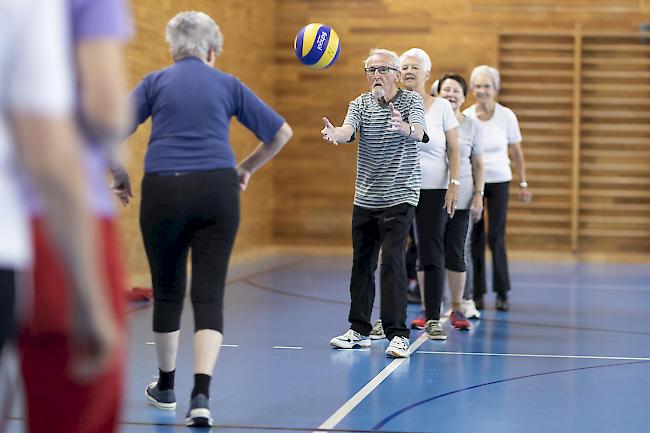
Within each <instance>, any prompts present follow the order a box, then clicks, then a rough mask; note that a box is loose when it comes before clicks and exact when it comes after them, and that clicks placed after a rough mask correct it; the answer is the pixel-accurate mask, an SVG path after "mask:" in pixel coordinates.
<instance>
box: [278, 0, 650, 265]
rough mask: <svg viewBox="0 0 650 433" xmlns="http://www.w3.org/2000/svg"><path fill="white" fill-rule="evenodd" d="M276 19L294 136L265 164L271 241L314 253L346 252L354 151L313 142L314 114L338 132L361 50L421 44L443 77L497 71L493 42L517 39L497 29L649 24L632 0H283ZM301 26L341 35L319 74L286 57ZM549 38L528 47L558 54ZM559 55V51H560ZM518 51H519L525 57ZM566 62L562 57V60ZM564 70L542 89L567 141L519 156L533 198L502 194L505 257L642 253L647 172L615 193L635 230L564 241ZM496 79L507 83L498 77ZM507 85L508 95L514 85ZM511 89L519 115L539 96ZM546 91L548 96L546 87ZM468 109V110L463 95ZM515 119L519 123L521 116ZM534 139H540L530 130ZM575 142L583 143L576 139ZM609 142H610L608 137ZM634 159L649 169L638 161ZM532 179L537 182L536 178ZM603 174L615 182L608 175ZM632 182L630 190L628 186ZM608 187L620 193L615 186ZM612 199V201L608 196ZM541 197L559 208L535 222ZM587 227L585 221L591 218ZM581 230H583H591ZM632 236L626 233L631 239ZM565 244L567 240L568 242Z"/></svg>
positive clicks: (356, 84) (359, 75)
mask: <svg viewBox="0 0 650 433" xmlns="http://www.w3.org/2000/svg"><path fill="white" fill-rule="evenodd" d="M276 14H277V15H276V25H277V29H276V31H277V33H276V35H277V36H276V50H275V63H276V65H277V70H276V73H277V74H278V75H277V76H278V77H279V80H278V83H277V86H276V92H277V102H278V106H279V107H282V110H283V112H284V113H285V114H286V116H287V120H288V121H289V123H290V124H291V125H292V126H293V128H294V131H295V133H296V135H295V136H294V139H293V141H292V142H291V145H290V146H289V147H288V148H287V149H286V150H285V151H284V152H283V153H282V154H281V155H280V157H279V158H278V160H277V162H276V165H275V171H274V177H275V185H276V191H275V225H274V241H275V242H276V243H278V244H287V245H295V244H302V245H320V246H336V245H340V246H349V245H350V222H351V209H352V199H353V194H354V177H355V158H356V146H355V145H348V146H345V145H342V146H338V147H335V146H332V145H329V144H327V143H325V142H324V141H322V139H321V138H320V134H319V131H320V129H321V128H322V121H321V117H322V116H324V115H325V116H327V117H329V119H330V120H331V121H332V122H333V123H334V124H335V125H340V124H341V122H342V120H343V118H344V116H345V112H346V109H347V105H348V102H349V101H350V100H351V99H353V98H354V97H356V96H357V95H358V94H359V93H361V92H364V91H366V90H367V88H366V79H365V77H364V75H363V71H362V64H361V63H362V61H363V59H364V58H365V57H366V55H367V53H368V50H369V48H371V47H385V48H389V49H392V50H394V51H397V52H398V53H400V52H402V51H404V50H406V49H408V48H410V47H413V46H418V47H421V48H424V49H425V50H426V51H427V52H428V53H429V54H430V56H431V59H432V63H433V70H432V77H436V76H437V75H439V74H440V73H442V72H445V71H456V72H459V73H461V74H463V75H465V76H466V77H467V76H468V75H469V73H470V72H471V70H472V68H473V67H474V66H476V65H478V64H483V63H487V64H491V65H498V64H499V60H500V56H501V57H503V56H504V55H505V54H504V53H503V52H502V53H501V55H500V53H499V50H500V49H501V50H503V46H502V45H503V44H504V43H512V41H513V40H514V41H515V42H516V40H517V36H516V35H515V36H511V37H510V39H504V37H503V36H501V34H503V33H505V32H514V33H516V32H530V31H537V32H541V33H548V32H557V31H560V32H565V33H566V32H573V31H574V29H575V26H576V24H579V25H580V26H581V31H584V32H590V31H598V32H602V31H608V32H613V31H617V32H634V31H637V30H638V28H639V24H640V23H641V22H647V21H650V16H649V15H648V7H647V5H646V4H645V2H644V1H638V0H618V1H616V2H613V1H609V0H455V1H448V0H446V1H443V0H420V1H416V2H404V1H387V0H381V1H380V0H330V1H327V2H322V1H301V0H284V1H280V2H278V8H277V10H276ZM308 22H325V23H327V24H328V25H331V26H332V27H334V28H335V29H336V31H337V32H338V33H339V35H340V37H341V40H342V51H341V56H340V58H339V61H338V63H337V64H336V66H335V67H333V68H332V69H331V70H326V71H312V70H309V69H306V68H304V67H301V66H300V65H299V64H298V63H297V61H296V60H295V59H294V58H293V54H292V52H291V50H290V49H288V47H290V46H291V44H292V41H293V38H294V35H295V33H296V32H297V30H298V29H300V28H301V27H302V26H303V25H304V24H305V23H308ZM572 40H573V39H572V38H571V37H570V35H569V38H568V43H569V50H570V51H571V50H572V48H573V47H572V45H571V44H573V42H572ZM555 42H557V41H553V40H552V38H551V39H550V40H542V44H540V43H537V44H535V45H533V46H532V49H533V50H535V49H543V50H546V51H547V52H546V53H545V54H544V56H548V57H554V56H556V55H557V56H561V55H566V53H562V52H561V51H554V49H553V45H551V46H550V47H549V46H548V43H551V44H552V43H555ZM637 44H638V38H637ZM560 45H561V44H560ZM510 46H513V45H512V44H511V45H510ZM514 46H516V45H514ZM524 48H526V47H524ZM559 48H560V49H562V47H561V46H559ZM526 49H527V48H526ZM631 49H632V50H634V51H630V52H634V53H635V54H634V55H635V56H637V57H640V59H635V60H630V61H634V62H637V64H639V65H643V64H645V62H646V61H647V60H644V59H645V58H646V57H650V51H648V50H647V48H643V47H641V48H638V49H637V48H635V47H632V48H631ZM571 52H572V51H571ZM519 54H521V55H527V54H526V53H525V52H524V53H518V55H519ZM569 55H570V56H572V55H571V54H569ZM535 61H537V60H535ZM571 61H572V57H570V58H569V60H568V62H569V63H570V62H571ZM605 61H606V60H605ZM626 61H627V60H626ZM500 66H503V65H500ZM533 66H534V65H533ZM568 67H569V75H568V76H566V77H564V78H557V79H556V80H555V81H554V83H555V84H557V86H555V85H554V84H553V80H551V88H553V90H554V91H555V93H558V92H559V93H560V94H561V93H562V91H563V92H564V94H563V97H565V98H567V97H568V98H569V104H568V111H566V114H567V115H568V120H567V122H568V126H567V125H566V124H561V125H560V127H562V128H568V138H567V140H566V143H563V144H562V145H566V146H567V149H566V151H564V150H563V151H562V152H564V153H562V152H559V153H557V152H556V153H555V154H553V153H552V152H547V151H546V150H545V147H544V145H538V146H537V148H536V149H534V152H533V149H532V146H531V147H529V148H530V149H531V155H527V160H528V161H529V165H530V168H529V170H528V171H529V174H528V181H529V183H530V184H531V187H532V191H533V192H534V193H536V197H535V203H534V204H533V205H532V206H530V207H526V206H522V205H519V204H517V203H515V194H516V190H515V189H514V188H513V191H512V195H511V203H512V208H513V211H512V212H511V214H512V216H511V219H510V222H509V227H511V228H512V230H511V232H510V233H509V234H508V243H509V246H510V248H511V250H513V251H525V250H528V251H535V252H539V251H548V252H552V253H553V252H559V253H571V252H572V251H573V252H580V251H581V250H580V249H579V248H580V246H581V245H582V246H585V251H587V250H588V251H590V252H603V253H605V254H609V253H621V252H626V251H627V252H629V251H630V246H631V245H632V246H635V247H636V248H635V249H633V252H635V253H646V252H650V208H648V206H647V197H646V195H647V193H646V192H645V188H644V187H643V186H642V185H643V184H645V182H648V181H650V178H648V175H646V176H645V177H644V178H642V179H641V180H642V181H643V183H642V184H640V185H636V186H635V187H634V188H631V189H630V188H626V192H625V194H626V195H627V197H628V199H630V195H631V196H632V198H631V199H633V200H636V201H638V202H639V203H641V204H638V205H635V206H636V207H635V209H636V211H637V214H635V216H634V218H631V219H629V221H632V222H634V223H636V224H637V226H636V228H638V230H637V231H636V232H633V231H630V230H627V231H625V232H623V231H622V230H621V231H618V232H616V231H607V230H604V229H597V230H596V232H595V233H599V234H601V233H604V234H605V235H606V236H605V237H604V238H603V239H600V238H598V242H592V241H591V240H592V239H591V238H587V237H583V236H582V235H581V236H580V237H579V239H578V240H582V243H581V244H577V243H576V242H575V239H573V240H574V242H573V243H572V235H571V230H572V227H571V222H570V221H569V218H570V217H571V211H570V208H571V206H574V207H575V206H577V205H576V203H573V202H572V196H571V183H572V178H571V174H570V173H568V171H569V170H571V162H570V158H571V145H572V144H571V128H572V126H571V117H572V114H571V113H572V111H571V109H572V105H571V98H572V97H573V92H572V86H573V83H574V81H573V78H572V73H573V72H572V69H571V67H570V66H568ZM641 67H642V66H641ZM551 69H552V67H551ZM641 74H644V73H641ZM640 76H645V75H640ZM531 80H532V82H533V83H534V82H535V79H534V77H533V78H532V79H531V78H530V77H528V78H527V81H528V82H531ZM504 81H507V79H506V78H505V77H504ZM634 82H635V81H631V83H634ZM637 82H638V81H637ZM649 84H650V83H649ZM604 85H606V84H604ZM511 86H512V87H517V84H512V85H511ZM519 86H520V88H521V87H523V90H520V91H519V92H518V93H519V94H522V92H523V94H524V95H525V94H526V92H529V93H530V95H531V97H530V102H529V104H528V107H527V108H531V109H534V108H535V105H536V104H535V96H534V95H542V94H544V93H545V89H541V90H542V91H541V93H540V92H539V89H538V92H531V88H534V84H533V85H532V86H530V85H528V84H521V83H520V84H519ZM554 86H555V87H558V88H557V89H555V88H554ZM638 90H639V91H640V92H641V93H642V95H641V96H643V97H644V98H645V97H647V96H650V95H646V93H647V92H646V91H645V90H646V85H645V84H642V85H639V86H638ZM515 93H517V92H512V91H511V94H515ZM615 94H616V92H614V94H613V95H612V96H614V97H615ZM524 98H525V97H524ZM604 100H605V97H603V101H604ZM468 103H471V98H470V100H469V101H468ZM643 104H645V105H643V106H640V108H639V107H637V109H638V110H640V113H637V114H635V116H636V117H635V119H637V121H640V120H638V119H640V118H643V116H646V115H647V113H648V112H650V105H649V104H648V103H647V102H645V101H643ZM513 108H516V107H513ZM538 108H539V107H538ZM592 108H593V107H592ZM601 108H603V109H604V107H601ZM529 112H531V111H529ZM643 113H645V114H643ZM522 114H523V113H522ZM639 116H641V117H639ZM520 117H521V116H520ZM520 120H523V121H526V119H525V118H523V119H520ZM537 120H538V119H536V118H534V117H533V118H531V119H530V122H528V123H529V124H532V128H535V125H534V123H535V122H536V121H537ZM590 121H593V119H591V120H590ZM559 123H562V122H559ZM554 125H555V126H557V122H556V123H553V121H551V123H549V124H548V126H549V128H550V129H547V130H546V131H549V134H550V135H554V134H555V135H556V134H558V132H557V131H555V130H553V128H554ZM532 128H530V129H527V128H524V127H523V126H522V129H523V130H524V131H523V132H524V141H523V146H524V152H525V151H526V149H527V144H526V135H527V134H528V135H531V132H530V131H532ZM636 128H637V129H639V128H641V130H643V131H644V132H643V134H641V135H639V136H638V137H637V138H635V140H636V141H637V142H638V143H641V144H640V145H643V146H644V147H645V149H646V150H645V151H644V153H639V155H644V156H645V157H647V155H648V153H647V150H650V134H647V133H645V127H643V126H641V127H638V126H636ZM538 129H539V128H538ZM649 132H650V131H649ZM544 134H546V132H545V131H541V132H539V131H537V133H536V135H544ZM582 135H585V132H583V133H582ZM644 137H645V138H644ZM646 138H647V140H646ZM541 141H542V142H543V140H541ZM644 143H646V144H644ZM612 144H615V141H614V140H612ZM643 146H642V147H643ZM603 155H604V154H603ZM562 158H568V159H562ZM637 162H639V161H638V160H637ZM643 162H644V163H650V160H647V161H646V160H643ZM556 165H560V166H565V168H566V170H565V172H564V173H563V174H562V175H563V176H564V178H559V177H558V178H553V172H552V171H551V172H549V170H548V169H549V168H551V169H552V168H554V167H555V166H556ZM623 170H624V168H623ZM646 172H648V170H646ZM536 176H537V177H538V178H539V179H536ZM612 177H614V178H615V176H614V175H612ZM543 179H544V180H543ZM560 179H562V180H561V182H564V184H561V185H559V186H558V187H557V188H555V189H554V187H551V186H549V185H547V184H544V182H547V183H548V182H551V181H554V182H556V183H557V182H558V181H560ZM635 179H636V178H634V179H631V180H630V182H636V181H635ZM600 180H601V181H602V180H603V179H600ZM606 180H607V181H608V180H609V178H608V179H606ZM581 185H582V184H581V182H580V181H579V182H577V187H578V188H579V187H581ZM620 187H621V188H625V186H624V185H621V186H620ZM609 188H610V191H609V195H610V196H611V195H612V192H611V188H616V187H615V186H609ZM558 190H559V191H561V194H562V197H561V199H559V200H555V199H554V198H553V197H552V194H553V193H554V192H557V191H558ZM635 191H637V192H635ZM597 193H598V191H597V190H596V191H593V189H592V190H590V191H589V194H597ZM577 195H580V194H579V193H578V194H577ZM590 199H591V198H590V197H587V198H586V200H590ZM616 199H618V198H617V197H613V198H612V200H616ZM546 201H554V202H558V203H557V204H558V206H559V207H558V211H557V212H556V213H555V214H552V215H546V214H544V211H543V210H540V209H541V208H543V207H544V206H545V204H544V202H546ZM573 201H575V200H573ZM643 203H646V204H645V205H644V204H643ZM612 207H613V208H615V207H616V203H612ZM621 212H623V211H621ZM584 213H585V212H583V211H580V213H578V214H576V215H579V216H580V217H582V216H583V214H584ZM538 215H541V216H538ZM618 216H620V215H618V214H603V215H602V216H601V217H600V220H601V221H600V222H599V223H598V224H601V225H602V224H605V225H607V224H609V220H608V219H611V218H616V217H618ZM592 219H593V220H594V221H596V217H593V218H592ZM603 220H604V221H603ZM589 224H591V223H589ZM639 224H640V225H639ZM554 225H555V226H556V228H554ZM590 227H591V226H590ZM574 228H575V227H574ZM587 228H588V229H590V230H592V232H594V231H593V229H591V228H589V227H587ZM575 229H576V230H577V228H575ZM628 229H629V227H628ZM574 231H575V230H574ZM634 233H637V235H636V236H632V235H633V234H634ZM620 234H624V235H625V236H627V238H625V239H624V241H625V242H618V243H617V242H614V241H615V240H616V239H615V238H616V237H617V236H619V235H620ZM575 237H576V236H575V235H574V236H573V238H575ZM576 245H578V247H576ZM587 247H588V248H587Z"/></svg>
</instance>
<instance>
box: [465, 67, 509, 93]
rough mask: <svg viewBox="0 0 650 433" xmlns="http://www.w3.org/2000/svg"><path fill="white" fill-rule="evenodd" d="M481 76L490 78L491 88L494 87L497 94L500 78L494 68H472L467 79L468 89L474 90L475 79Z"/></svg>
mask: <svg viewBox="0 0 650 433" xmlns="http://www.w3.org/2000/svg"><path fill="white" fill-rule="evenodd" d="M481 75H485V76H488V77H490V79H491V80H492V86H494V90H496V91H497V92H498V91H499V88H500V87H501V76H500V75H499V71H498V70H497V69H496V68H493V67H492V66H488V65H480V66H477V67H475V68H474V70H473V71H472V75H470V77H469V87H470V88H471V89H473V88H474V83H475V81H476V78H477V77H479V76H481Z"/></svg>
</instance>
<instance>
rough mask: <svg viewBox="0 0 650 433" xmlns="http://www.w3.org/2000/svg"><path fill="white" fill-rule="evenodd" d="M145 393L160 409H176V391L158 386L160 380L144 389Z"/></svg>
mask: <svg viewBox="0 0 650 433" xmlns="http://www.w3.org/2000/svg"><path fill="white" fill-rule="evenodd" d="M144 395H145V396H146V397H147V400H149V402H150V403H151V404H153V405H154V406H156V407H157V408H158V409H162V410H176V393H174V390H173V389H165V390H161V389H160V388H158V382H154V383H151V384H149V386H148V387H147V389H145V390H144Z"/></svg>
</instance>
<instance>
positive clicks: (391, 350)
mask: <svg viewBox="0 0 650 433" xmlns="http://www.w3.org/2000/svg"><path fill="white" fill-rule="evenodd" d="M410 345H411V343H409V339H408V338H406V337H400V336H395V337H393V339H392V340H390V344H389V345H388V347H387V348H386V356H388V357H389V358H408V356H409V347H410Z"/></svg>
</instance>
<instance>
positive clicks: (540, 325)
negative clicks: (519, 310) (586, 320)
mask: <svg viewBox="0 0 650 433" xmlns="http://www.w3.org/2000/svg"><path fill="white" fill-rule="evenodd" d="M497 314H499V313H497ZM481 322H492V323H504V324H507V325H520V326H532V327H537V328H553V329H563V330H569V331H590V332H609V333H613V334H625V335H630V334H632V335H644V336H648V335H650V332H641V331H628V330H625V331H623V330H616V329H611V328H609V329H608V328H589V327H587V326H564V325H555V324H552V323H530V322H517V321H513V320H505V319H488V318H481Z"/></svg>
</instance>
